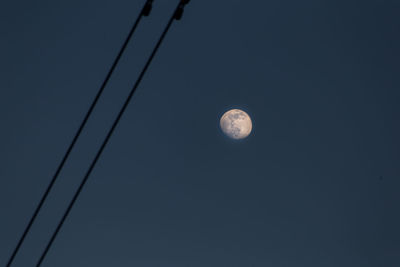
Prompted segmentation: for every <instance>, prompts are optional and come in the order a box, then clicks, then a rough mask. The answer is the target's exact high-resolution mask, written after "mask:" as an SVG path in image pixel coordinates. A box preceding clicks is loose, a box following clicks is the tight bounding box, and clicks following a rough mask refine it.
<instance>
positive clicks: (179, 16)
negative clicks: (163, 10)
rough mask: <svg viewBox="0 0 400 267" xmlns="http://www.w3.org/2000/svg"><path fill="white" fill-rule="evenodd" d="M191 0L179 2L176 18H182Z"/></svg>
mask: <svg viewBox="0 0 400 267" xmlns="http://www.w3.org/2000/svg"><path fill="white" fill-rule="evenodd" d="M189 2H190V0H181V3H180V4H179V6H178V8H177V9H176V11H175V15H174V18H175V19H176V20H181V19H182V16H183V11H184V8H185V6H186V5H187V4H188V3H189Z"/></svg>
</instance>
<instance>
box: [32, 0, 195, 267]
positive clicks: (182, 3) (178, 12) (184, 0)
mask: <svg viewBox="0 0 400 267" xmlns="http://www.w3.org/2000/svg"><path fill="white" fill-rule="evenodd" d="M187 3H188V0H180V2H179V4H178V7H177V8H176V9H175V11H174V14H173V15H172V16H171V18H170V19H169V21H168V23H167V25H166V27H165V29H164V31H163V33H162V34H161V36H160V39H159V40H158V42H157V44H156V46H155V47H154V49H153V52H152V53H151V55H150V57H149V58H148V60H147V62H146V64H145V66H144V67H143V70H142V72H141V73H140V75H139V77H138V78H137V80H136V82H135V84H134V86H133V88H132V89H131V91H130V93H129V95H128V97H127V98H126V100H125V102H124V104H123V106H122V108H121V110H120V111H119V113H118V115H117V117H116V119H115V120H114V122H113V124H112V126H111V128H110V130H109V131H108V133H107V136H106V138H105V139H104V141H103V143H102V145H101V146H100V149H99V150H98V151H97V154H96V156H95V157H94V159H93V161H92V163H91V164H90V167H89V169H88V170H87V172H86V174H85V176H84V178H83V179H82V181H81V184H80V185H79V187H78V189H77V191H76V192H75V195H74V196H73V198H72V199H71V201H70V203H69V205H68V208H67V209H66V211H65V212H64V215H63V217H62V218H61V220H60V222H59V223H58V225H57V228H56V229H55V230H54V232H53V234H52V236H51V238H50V240H49V242H48V243H47V246H46V248H45V249H44V251H43V253H42V255H41V257H40V259H39V261H38V262H37V264H36V267H40V266H41V265H42V263H43V260H44V259H45V257H46V255H47V253H48V251H49V249H50V248H51V246H52V244H53V242H54V240H55V239H56V237H57V235H58V233H59V231H60V230H61V228H62V226H63V224H64V222H65V220H66V219H67V217H68V215H69V213H70V212H71V210H72V208H73V206H74V204H75V202H76V200H77V199H78V197H79V195H80V193H81V192H82V189H83V187H84V186H85V184H86V182H87V180H88V178H89V176H90V174H91V173H92V171H93V169H94V167H95V166H96V163H97V161H98V160H99V158H100V156H101V154H102V152H103V150H104V148H105V147H106V145H107V143H108V141H109V140H110V138H111V136H112V134H113V132H114V130H115V128H116V127H117V125H118V123H119V121H120V120H121V117H122V115H123V114H124V112H125V110H126V108H127V107H128V105H129V103H130V101H131V99H132V97H133V95H134V93H135V91H136V89H137V88H138V87H139V85H140V82H141V81H142V79H143V77H144V75H145V73H146V71H147V69H148V68H149V66H150V64H151V62H152V60H153V58H154V56H155V55H156V53H157V51H158V49H159V48H160V46H161V44H162V42H163V40H164V38H165V36H166V35H167V33H168V31H169V29H170V28H171V25H172V22H173V21H174V19H176V20H179V19H180V18H181V16H182V13H183V8H184V6H185V5H186V4H187Z"/></svg>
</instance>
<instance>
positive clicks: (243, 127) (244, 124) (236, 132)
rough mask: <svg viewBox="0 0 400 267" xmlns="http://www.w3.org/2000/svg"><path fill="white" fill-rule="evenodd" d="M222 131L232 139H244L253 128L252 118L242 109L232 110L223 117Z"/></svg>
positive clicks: (221, 122) (221, 121)
mask: <svg viewBox="0 0 400 267" xmlns="http://www.w3.org/2000/svg"><path fill="white" fill-rule="evenodd" d="M220 126H221V130H222V131H223V132H224V133H225V134H226V135H227V136H229V137H230V138H233V139H243V138H246V137H247V136H249V134H250V133H251V130H252V128H253V125H252V122H251V119H250V116H249V115H248V114H247V113H246V112H244V111H243V110H240V109H232V110H229V111H227V112H225V114H224V115H223V116H222V117H221V120H220Z"/></svg>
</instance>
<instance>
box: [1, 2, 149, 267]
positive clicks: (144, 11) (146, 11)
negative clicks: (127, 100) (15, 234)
mask: <svg viewBox="0 0 400 267" xmlns="http://www.w3.org/2000/svg"><path fill="white" fill-rule="evenodd" d="M152 2H153V0H147V1H146V3H145V4H144V6H143V8H142V10H141V12H140V14H139V15H138V17H137V19H136V21H135V23H134V24H133V26H132V28H131V30H130V32H129V34H128V36H127V37H126V39H125V42H124V43H123V45H122V47H121V49H120V51H119V53H118V55H117V57H116V58H115V60H114V63H113V64H112V66H111V68H110V70H109V72H108V74H107V76H106V78H105V79H104V81H103V83H102V85H101V87H100V89H99V91H98V92H97V94H96V97H95V98H94V100H93V102H92V104H91V105H90V108H89V109H88V111H87V113H86V115H85V118H84V119H83V121H82V122H81V125H80V126H79V129H78V131H77V132H76V134H75V136H74V138H73V140H72V142H71V143H70V145H69V147H68V149H67V151H66V152H65V154H64V157H63V159H62V160H61V162H60V164H59V165H58V167H57V170H56V172H55V174H54V175H53V178H52V179H51V181H50V183H49V184H48V186H47V189H46V191H45V192H44V194H43V196H42V198H41V200H40V202H39V203H38V205H37V206H36V209H35V211H34V213H33V215H32V217H31V219H30V220H29V223H28V224H27V226H26V227H25V230H24V232H23V234H22V236H21V237H20V239H19V241H18V243H17V245H16V247H15V248H14V250H13V252H12V254H11V256H10V258H9V260H8V262H7V265H6V267H10V266H11V264H12V263H13V262H14V259H15V256H16V255H17V253H18V251H19V250H20V248H21V245H22V244H23V243H24V241H25V238H26V236H27V234H28V233H29V231H30V229H31V227H32V225H33V223H34V222H35V220H36V217H37V216H38V214H39V212H40V210H41V208H42V206H43V204H44V203H45V202H46V199H47V196H48V195H49V193H50V191H51V189H52V188H53V186H54V183H55V182H56V181H57V178H58V176H59V174H60V172H61V171H62V169H63V167H64V165H65V163H66V161H67V160H68V157H69V155H70V154H71V151H72V149H73V148H74V146H75V144H76V142H77V140H78V139H79V136H80V135H81V133H82V131H83V129H84V127H85V125H86V123H87V121H88V119H89V117H90V116H91V114H92V112H93V109H94V108H95V106H96V104H97V102H98V100H99V99H100V97H101V95H102V94H103V91H104V88H105V87H106V85H107V83H108V81H109V80H110V78H111V75H112V74H113V72H114V70H115V68H116V66H117V65H118V62H119V60H120V59H121V56H122V54H123V52H124V51H125V49H126V47H127V45H128V43H129V41H130V40H131V38H132V36H133V34H134V32H135V30H136V28H137V26H138V25H139V22H140V20H141V18H142V17H143V16H148V15H149V14H150V11H151V7H152Z"/></svg>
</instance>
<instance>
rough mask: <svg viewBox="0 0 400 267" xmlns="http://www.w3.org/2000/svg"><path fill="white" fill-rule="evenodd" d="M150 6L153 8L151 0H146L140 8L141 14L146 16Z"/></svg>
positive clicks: (150, 8) (149, 11)
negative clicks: (141, 8)
mask: <svg viewBox="0 0 400 267" xmlns="http://www.w3.org/2000/svg"><path fill="white" fill-rule="evenodd" d="M152 8H153V0H147V2H146V4H145V5H144V7H143V10H142V16H145V17H148V16H149V15H150V13H151V10H152Z"/></svg>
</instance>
